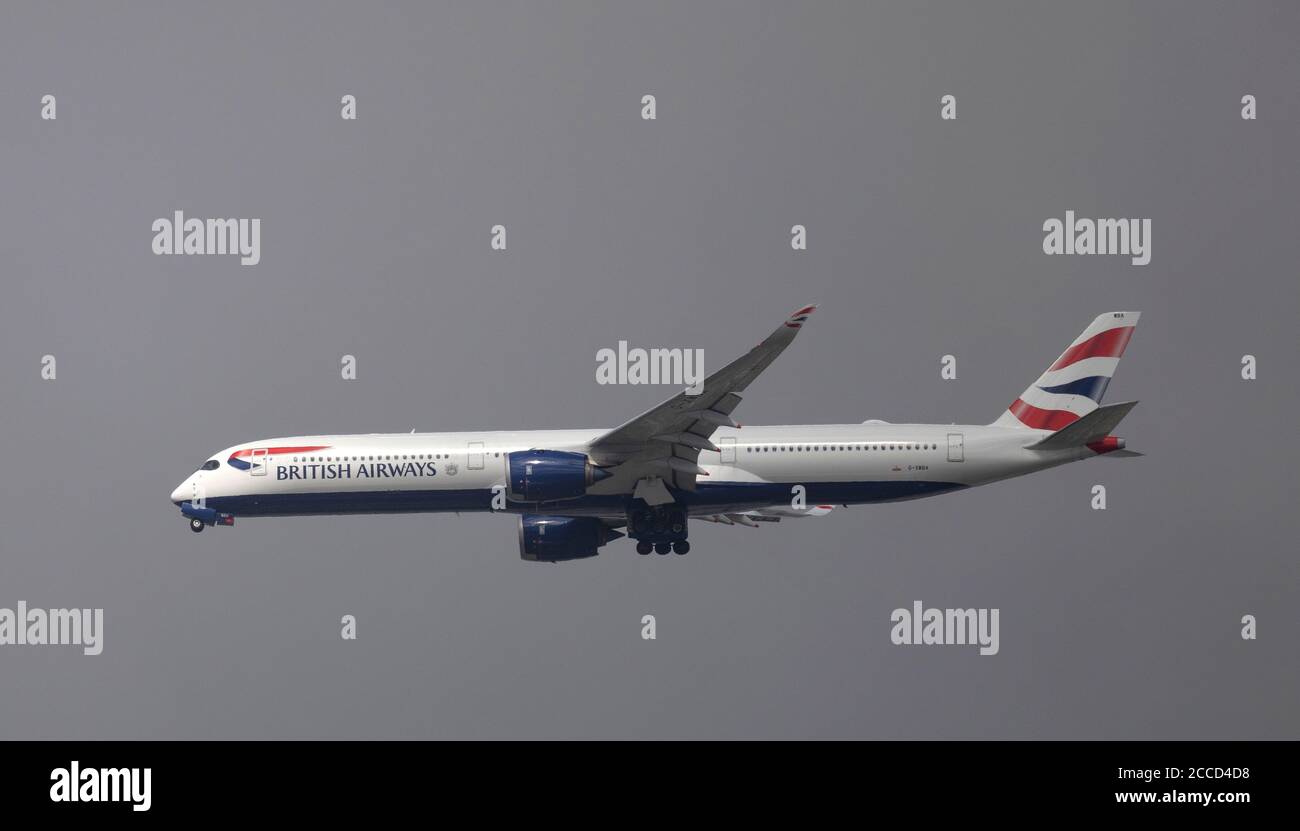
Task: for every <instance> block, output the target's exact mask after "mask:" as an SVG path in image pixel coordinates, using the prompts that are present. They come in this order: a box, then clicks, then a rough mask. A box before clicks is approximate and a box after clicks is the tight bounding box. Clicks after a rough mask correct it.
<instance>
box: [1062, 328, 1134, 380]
mask: <svg viewBox="0 0 1300 831" xmlns="http://www.w3.org/2000/svg"><path fill="white" fill-rule="evenodd" d="M1133 329H1134V327H1132V326H1117V327H1115V328H1114V329H1107V330H1106V331H1104V332H1098V333H1097V334H1095V335H1093V336H1092V337H1090V338H1088V339H1087V340H1086V341H1084V342H1083V343H1076V344H1075V345H1074V346H1071V347H1070V348H1069V349H1067V350H1065V354H1064V355H1062V356H1061V357H1060V358H1058V359H1057V361H1056V363H1054V364H1052V365H1051V366H1049V367H1048V368H1047V371H1048V372H1051V371H1052V370H1054V369H1062V368H1064V367H1067V366H1069V365H1070V364H1073V363H1078V362H1079V361H1082V360H1083V359H1085V358H1118V357H1120V356H1121V355H1123V354H1124V347H1126V346H1128V341H1129V338H1131V337H1133Z"/></svg>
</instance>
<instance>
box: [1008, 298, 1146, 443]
mask: <svg viewBox="0 0 1300 831" xmlns="http://www.w3.org/2000/svg"><path fill="white" fill-rule="evenodd" d="M1140 316H1141V313H1140V312H1107V313H1106V314H1104V315H1098V316H1097V319H1096V320H1094V321H1093V322H1092V323H1091V324H1090V325H1089V326H1088V328H1087V329H1084V330H1083V333H1082V334H1081V335H1079V337H1077V338H1075V339H1074V342H1072V343H1071V344H1070V346H1069V347H1068V348H1067V349H1066V350H1065V351H1064V352H1062V353H1061V357H1059V358H1057V359H1056V360H1055V361H1054V362H1053V363H1052V365H1051V366H1049V367H1048V368H1047V371H1046V372H1044V373H1043V374H1042V375H1040V376H1038V380H1037V381H1035V382H1034V383H1033V384H1032V385H1030V387H1029V388H1028V389H1026V390H1025V391H1024V392H1022V393H1020V397H1019V398H1017V399H1016V400H1015V401H1013V402H1012V403H1011V406H1010V407H1007V409H1006V411H1005V412H1004V413H1002V415H1001V417H999V418H998V420H997V421H995V422H993V424H994V425H995V426H998V427H1026V428H1029V429H1031V430H1060V429H1061V428H1062V427H1066V426H1067V425H1070V424H1073V423H1074V422H1076V421H1078V420H1079V419H1080V418H1082V417H1084V416H1086V415H1087V414H1088V413H1091V412H1092V411H1093V410H1095V409H1097V407H1098V406H1099V405H1100V404H1101V399H1102V396H1104V395H1105V394H1106V387H1107V386H1108V385H1109V384H1110V379H1111V378H1113V377H1114V376H1115V368H1116V367H1118V366H1119V359H1120V358H1121V357H1123V355H1124V349H1125V348H1126V347H1127V346H1128V342H1129V340H1130V339H1131V338H1132V337H1133V331H1134V330H1135V329H1136V328H1137V322H1138V318H1139V317H1140Z"/></svg>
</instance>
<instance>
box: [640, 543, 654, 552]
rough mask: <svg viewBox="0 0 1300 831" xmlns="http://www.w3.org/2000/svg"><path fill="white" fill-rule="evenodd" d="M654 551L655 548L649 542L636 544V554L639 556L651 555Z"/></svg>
mask: <svg viewBox="0 0 1300 831" xmlns="http://www.w3.org/2000/svg"><path fill="white" fill-rule="evenodd" d="M652 550H654V546H653V545H651V544H650V543H648V542H639V543H637V544H636V553H638V554H649V553H650V552H651V551H652Z"/></svg>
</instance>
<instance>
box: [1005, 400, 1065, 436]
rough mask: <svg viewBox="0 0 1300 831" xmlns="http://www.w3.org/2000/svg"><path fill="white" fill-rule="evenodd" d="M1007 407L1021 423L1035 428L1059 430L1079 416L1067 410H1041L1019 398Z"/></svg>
mask: <svg viewBox="0 0 1300 831" xmlns="http://www.w3.org/2000/svg"><path fill="white" fill-rule="evenodd" d="M1007 409H1008V410H1010V411H1011V414H1012V415H1014V416H1015V417H1016V418H1018V419H1020V421H1021V423H1022V424H1024V425H1025V426H1026V427H1032V428H1034V429H1035V430H1060V429H1061V428H1062V427H1064V426H1066V425H1067V424H1072V423H1073V422H1075V421H1078V420H1079V417H1078V416H1077V415H1075V414H1074V413H1072V412H1070V411H1069V410H1041V409H1039V408H1038V407H1035V406H1034V405H1033V404H1026V403H1025V402H1024V401H1021V400H1020V399H1019V398H1017V399H1016V400H1015V403H1013V404H1012V405H1011V406H1010V407H1007Z"/></svg>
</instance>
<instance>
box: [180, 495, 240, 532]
mask: <svg viewBox="0 0 1300 831" xmlns="http://www.w3.org/2000/svg"><path fill="white" fill-rule="evenodd" d="M181 515H182V516H184V517H185V518H186V519H188V520H189V521H190V530H191V531H193V532H194V533H196V534H197V533H199V532H200V531H202V530H203V529H204V527H206V526H208V525H234V524H235V518H234V517H233V516H231V515H230V514H223V513H220V512H218V511H214V510H212V509H211V508H203V507H199V506H197V505H195V504H193V503H191V502H182V503H181Z"/></svg>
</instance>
